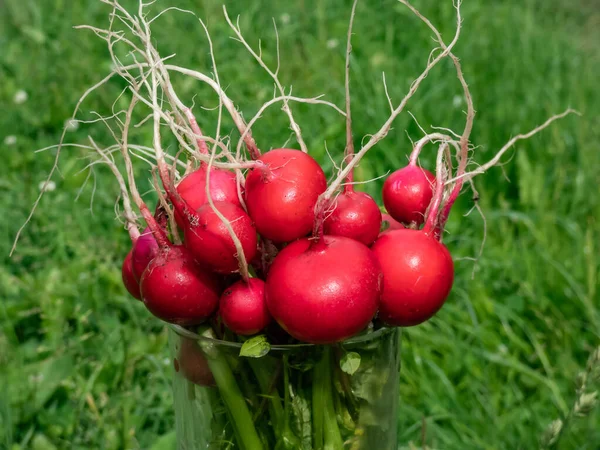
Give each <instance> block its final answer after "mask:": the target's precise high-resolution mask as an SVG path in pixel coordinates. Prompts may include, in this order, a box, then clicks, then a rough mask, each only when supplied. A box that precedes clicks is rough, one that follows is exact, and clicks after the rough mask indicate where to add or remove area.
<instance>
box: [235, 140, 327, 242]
mask: <svg viewBox="0 0 600 450" xmlns="http://www.w3.org/2000/svg"><path fill="white" fill-rule="evenodd" d="M258 161H261V162H262V163H263V164H264V166H263V167H259V168H253V169H251V170H250V172H249V173H248V176H247V177H246V193H245V195H246V206H247V208H248V213H249V214H250V217H252V219H253V220H254V223H255V224H256V229H257V230H258V232H259V233H260V235H261V236H262V237H264V238H266V239H270V240H272V241H273V242H276V243H282V242H289V241H293V240H294V239H298V238H300V237H303V236H306V235H307V234H308V233H309V232H310V231H311V229H312V226H313V221H314V219H315V212H314V208H315V204H316V202H317V198H318V197H319V195H320V194H322V193H323V192H324V191H325V189H326V188H327V180H326V178H325V174H324V173H323V169H321V167H320V166H319V164H318V163H317V162H316V161H315V160H314V159H313V158H312V157H311V156H309V155H308V154H306V153H303V152H301V151H300V150H292V149H286V148H280V149H275V150H271V151H269V152H267V153H265V154H264V155H262V156H261V157H260V158H259V159H258Z"/></svg>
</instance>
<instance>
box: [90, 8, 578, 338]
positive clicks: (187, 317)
mask: <svg viewBox="0 0 600 450" xmlns="http://www.w3.org/2000/svg"><path fill="white" fill-rule="evenodd" d="M401 2H402V3H404V4H405V5H407V6H408V7H409V8H410V9H411V10H412V11H413V12H414V13H415V14H416V15H417V17H419V18H420V19H422V20H423V21H424V23H425V24H427V25H428V26H429V27H430V28H431V30H432V31H433V32H434V34H435V36H436V40H437V42H438V44H439V46H440V50H441V51H440V52H438V53H436V54H435V57H434V56H433V54H432V57H431V58H430V59H429V61H428V63H427V66H426V68H425V69H424V71H423V72H422V73H421V75H420V76H419V77H417V78H416V79H415V81H414V82H413V83H412V85H411V87H410V90H409V92H408V93H407V94H406V96H405V97H404V98H403V99H402V101H401V102H400V103H399V104H398V106H397V107H393V106H392V101H391V99H389V97H388V100H389V102H390V106H391V109H392V112H391V115H390V117H389V119H388V120H387V121H386V122H385V123H384V124H383V125H382V127H381V128H380V130H379V131H378V132H376V133H375V134H373V135H371V136H370V138H369V139H368V141H367V142H366V143H365V144H364V145H361V147H360V149H359V150H358V151H356V152H355V151H354V143H353V142H354V139H353V136H352V128H351V124H352V119H351V111H350V109H351V108H350V90H349V61H350V59H349V55H350V51H351V44H350V39H351V30H352V22H353V18H354V13H355V7H356V1H355V2H354V4H353V9H352V14H351V20H350V26H349V30H348V41H347V51H346V77H345V81H346V82H345V87H346V109H345V112H343V111H341V110H340V109H339V108H337V107H336V106H335V105H333V104H331V103H329V102H325V101H322V100H318V99H316V98H313V99H302V98H298V97H292V96H291V95H288V94H286V93H285V90H284V89H283V87H282V85H281V83H280V81H279V79H278V78H277V73H278V69H277V70H271V69H269V68H268V66H267V65H266V64H265V62H264V60H263V59H262V57H261V53H260V52H255V51H254V50H253V49H252V47H251V46H250V45H249V44H248V43H247V42H246V40H245V39H244V37H243V35H242V34H241V31H240V28H239V25H235V24H234V23H233V22H232V21H231V20H230V19H229V16H228V15H227V11H226V9H225V8H224V13H225V18H226V20H227V22H228V23H229V25H230V26H231V28H232V30H233V31H234V33H235V35H236V38H237V40H238V41H239V42H241V43H242V44H243V45H244V46H245V47H246V49H248V50H249V52H250V53H251V54H252V56H253V57H254V58H255V59H256V60H257V62H258V63H259V64H260V65H261V66H262V67H263V68H264V69H265V70H266V71H267V73H268V74H269V75H270V76H271V77H272V78H273V80H274V82H275V85H276V87H277V89H278V90H279V92H280V94H281V96H279V97H276V98H274V99H273V100H271V101H269V102H267V103H266V104H265V105H263V107H262V108H260V109H259V111H258V113H257V114H256V116H255V117H254V118H253V119H252V120H250V121H249V122H248V124H246V122H245V121H244V119H243V118H242V117H241V115H240V114H239V112H238V111H237V109H236V108H235V106H234V104H233V102H232V101H231V99H230V98H229V97H228V96H227V95H226V94H225V92H224V91H223V89H222V88H221V86H220V84H219V79H218V75H217V71H216V65H215V62H214V55H212V47H211V56H212V58H213V69H214V73H215V79H213V78H210V77H208V76H206V75H204V74H202V73H200V72H197V71H193V70H190V69H185V68H182V67H179V66H175V65H169V64H165V63H164V60H163V59H162V58H161V57H160V55H159V53H158V51H157V49H156V47H155V46H154V44H153V42H152V38H151V35H150V24H149V23H147V22H145V19H144V17H143V14H140V15H139V16H137V17H134V16H132V15H131V14H130V13H129V12H128V11H127V10H126V9H125V8H123V7H122V6H121V5H120V4H119V3H118V2H117V1H115V2H114V3H113V5H114V8H115V11H118V13H119V14H121V16H122V17H123V18H124V20H127V21H128V22H129V23H130V25H131V26H130V27H129V29H130V30H131V31H132V32H133V35H134V36H135V37H136V38H139V40H140V42H141V44H140V45H141V47H142V48H143V49H144V51H143V52H142V53H141V57H142V59H143V61H144V62H143V63H137V64H135V65H131V66H123V65H122V64H121V63H120V61H119V60H118V59H116V58H113V62H114V63H115V64H116V65H117V67H118V72H117V73H119V74H120V75H121V76H122V77H123V78H125V79H126V80H127V81H128V82H129V84H130V90H131V91H132V93H133V96H132V102H131V106H130V109H129V111H128V115H127V122H126V125H127V126H126V127H123V128H124V130H125V131H124V133H123V135H124V137H123V139H122V140H121V142H120V143H119V148H120V149H121V152H122V155H123V157H124V159H125V163H126V165H127V175H128V182H129V190H130V191H131V194H132V196H133V198H134V200H135V203H136V204H137V206H138V208H139V209H140V212H141V213H142V216H143V217H144V219H145V221H146V223H147V228H146V230H145V231H144V232H143V233H142V234H141V236H140V235H139V232H138V231H137V227H136V226H134V225H131V224H132V223H134V220H133V219H131V217H130V219H131V220H130V219H127V217H126V219H127V220H128V222H129V224H128V227H129V230H130V235H131V237H132V239H133V241H134V242H133V248H132V250H131V252H130V253H129V254H128V255H127V257H126V258H125V261H124V263H123V269H122V272H123V281H124V283H125V286H126V287H127V289H128V290H129V292H130V293H131V294H132V295H133V296H134V297H136V298H138V299H141V300H143V302H144V304H145V305H146V307H147V308H148V310H149V311H150V312H151V313H152V314H154V315H155V316H157V317H158V318H160V319H162V320H164V321H166V322H170V323H174V324H178V325H182V326H191V325H197V324H200V323H203V322H206V321H211V320H216V321H217V322H219V323H222V324H224V325H225V326H226V327H227V328H228V329H230V330H231V331H233V332H234V333H236V334H238V335H244V336H248V335H253V334H257V333H260V332H262V331H263V330H265V328H266V327H267V326H269V324H270V323H271V322H272V321H273V320H274V322H275V323H277V324H278V325H279V326H280V327H281V328H283V329H284V330H285V331H286V332H287V333H289V335H291V336H292V337H293V338H295V339H297V340H299V341H303V342H310V343H318V344H325V343H334V342H339V341H342V340H345V339H348V338H349V337H352V336H354V335H356V334H357V333H360V332H361V331H362V330H364V329H365V328H366V327H367V325H368V324H369V323H370V322H371V321H373V320H374V319H375V318H376V319H377V320H378V321H380V322H382V323H384V324H386V325H389V326H403V327H404V326H413V325H417V324H420V323H422V322H424V321H426V320H428V319H429V318H431V317H432V316H433V315H434V314H435V313H436V312H437V311H439V309H440V308H441V307H442V305H443V304H444V302H445V301H446V299H447V297H448V294H449V292H450V290H451V288H452V284H453V279H454V267H453V262H452V258H451V256H450V253H449V251H448V249H447V248H446V247H445V246H444V245H443V244H442V243H441V242H440V239H441V236H442V233H443V230H444V226H445V223H446V221H447V219H448V215H449V213H450V210H451V208H452V205H453V204H454V202H455V200H456V198H457V197H458V195H459V194H460V192H461V189H462V187H463V184H464V182H466V181H469V180H470V179H471V178H472V177H473V176H475V175H477V174H478V173H483V172H485V170H487V169H488V168H489V167H492V166H493V165H495V164H497V163H498V161H499V159H500V157H501V156H502V155H503V154H504V153H505V152H506V150H507V149H508V148H510V147H511V146H512V145H513V144H514V143H515V142H516V141H517V140H518V139H522V138H527V137H529V136H531V135H532V134H534V133H536V132H538V131H540V130H541V129H543V128H544V127H546V126H547V125H548V124H550V123H551V122H552V121H553V120H556V119H558V118H560V117H563V116H564V115H566V114H569V113H570V112H572V111H571V110H568V111H566V112H565V113H563V114H560V115H557V116H553V117H552V118H550V119H549V120H548V121H547V122H546V123H544V124H543V125H541V126H540V127H538V128H536V129H534V130H532V131H531V132H530V133H527V134H524V135H519V136H517V137H515V138H513V139H512V140H511V141H509V142H508V143H507V145H506V146H505V147H503V148H502V149H501V150H500V151H499V152H498V154H497V155H496V156H495V157H494V158H493V159H492V160H491V161H489V162H488V163H486V164H483V165H481V166H479V167H478V168H477V169H475V170H474V171H472V172H467V171H466V168H467V163H468V158H469V152H470V145H469V137H470V134H471V130H472V127H473V118H474V115H475V111H474V109H473V101H472V98H471V94H470V92H469V88H468V86H467V84H466V82H465V79H464V76H463V73H462V70H461V67H460V63H459V61H458V59H457V58H456V57H455V56H454V55H453V53H452V49H453V47H454V45H455V44H456V42H457V40H458V36H459V31H460V23H461V17H460V10H459V6H460V2H459V3H458V4H457V5H456V11H457V29H456V33H455V35H454V38H453V40H452V41H451V42H450V43H448V44H446V43H445V42H444V41H443V39H442V37H441V35H440V34H439V32H438V31H437V29H435V28H434V27H433V25H432V24H431V22H429V21H428V20H427V19H425V18H424V17H423V16H422V15H421V14H420V13H419V12H418V11H416V10H415V9H414V8H413V7H412V5H410V4H409V3H408V2H405V1H403V0H401ZM203 25H204V24H203ZM205 30H206V28H205ZM207 36H208V32H207ZM107 41H108V42H109V44H110V43H111V41H110V38H108V39H107ZM209 42H210V37H209ZM109 47H110V45H109ZM131 48H132V49H133V51H139V48H138V47H136V46H133V45H132V46H131ZM111 54H112V53H111ZM446 57H449V58H450V59H451V60H452V62H453V64H454V66H455V69H456V73H457V76H458V79H459V81H460V83H461V86H462V87H463V91H464V98H465V103H466V105H467V111H466V121H465V127H464V130H463V132H462V134H461V135H460V136H459V135H457V134H455V133H453V132H451V133H450V134H442V133H439V132H434V133H431V134H426V135H425V136H424V137H423V138H422V139H420V140H419V141H418V142H417V143H416V144H415V145H414V149H413V151H412V153H411V156H410V159H409V163H408V165H407V166H406V167H404V168H401V169H399V170H397V171H395V172H393V173H392V174H391V175H389V177H388V178H387V179H386V181H385V183H384V187H383V192H382V197H383V203H384V206H385V209H386V210H387V214H384V217H385V218H386V220H385V221H384V222H385V226H384V227H383V229H382V213H381V209H380V207H379V206H378V205H377V204H376V202H375V201H374V199H373V198H372V197H370V196H369V195H367V194H366V193H363V192H357V191H355V190H354V188H353V185H354V183H353V176H352V174H353V170H354V168H355V167H356V165H357V164H358V163H359V161H360V160H361V158H363V157H364V156H365V155H366V153H367V152H368V151H369V150H370V149H371V148H373V147H374V146H375V145H376V144H377V143H378V142H379V141H381V140H382V139H383V138H384V137H385V136H386V135H387V133H388V132H389V130H390V128H391V125H392V123H393V121H394V119H395V118H396V117H397V116H398V115H399V114H400V113H401V112H402V111H403V109H404V108H405V106H406V104H407V102H408V101H409V100H410V99H411V98H412V96H413V95H414V94H415V92H416V91H417V89H418V88H419V86H420V85H421V83H422V82H423V81H424V80H425V78H426V77H427V75H428V73H429V72H430V71H431V70H432V69H433V67H434V66H435V65H436V64H438V63H439V62H440V61H441V60H442V59H444V58H446ZM278 63H279V61H278ZM133 70H139V71H141V73H142V75H143V77H138V76H134V74H133V73H132V72H131V71H133ZM172 72H177V73H179V74H183V75H185V76H188V77H191V78H193V79H196V80H198V81H201V82H204V83H206V84H208V85H209V86H210V87H211V88H212V89H214V91H215V92H216V93H217V95H218V97H219V114H221V111H222V109H223V108H225V109H226V110H227V112H228V113H229V114H230V116H231V118H232V119H233V122H234V124H235V125H236V127H237V129H238V131H239V133H240V139H239V141H238V145H237V149H236V151H235V152H234V151H231V150H230V147H229V143H227V144H225V142H224V140H221V139H219V136H220V129H219V128H217V132H216V136H215V137H214V138H211V137H209V136H207V135H204V134H203V133H202V131H201V130H200V127H199V126H198V124H197V122H196V118H195V117H194V115H193V114H192V112H191V109H190V108H189V107H187V106H185V104H184V103H183V101H182V100H181V99H179V97H178V96H177V94H176V90H175V88H174V86H173V84H172V83H171V80H170V73H172ZM143 92H146V93H147V96H146V97H144V95H142V93H143ZM386 92H387V91H386ZM161 97H164V98H165V99H166V101H167V104H168V106H169V108H165V107H164V106H163V105H162V104H161V102H159V98H161ZM292 100H293V101H302V102H305V103H324V104H327V105H329V106H332V107H334V108H336V109H337V110H338V111H339V112H341V113H342V114H343V115H344V116H345V119H346V148H345V157H344V164H343V166H342V168H341V169H340V173H339V174H337V177H334V179H333V180H332V181H331V183H330V184H329V185H328V184H327V180H326V176H325V173H324V172H323V170H322V168H321V167H320V165H319V163H318V162H317V161H315V160H314V159H313V158H312V157H311V156H310V155H309V154H308V150H307V147H306V144H305V143H304V141H303V139H302V135H301V132H300V127H299V126H298V124H297V123H296V122H295V120H294V118H293V114H292V111H291V108H290V106H289V104H290V102H291V101H292ZM139 102H143V103H144V104H145V105H146V106H149V107H150V108H151V111H152V112H151V116H152V117H153V119H154V120H153V121H154V130H153V148H152V149H150V151H151V152H152V151H153V152H154V155H153V156H154V158H155V159H156V167H157V169H158V174H159V177H160V179H161V181H162V189H164V193H165V196H164V198H163V199H162V200H163V201H162V202H161V203H160V205H159V206H158V207H157V209H156V213H155V215H154V216H153V215H152V214H151V213H150V212H149V210H148V208H147V207H146V206H145V204H144V203H143V202H142V200H141V198H140V197H139V195H138V194H137V192H136V190H135V180H134V179H133V169H132V168H131V161H130V158H129V153H130V149H129V148H128V145H127V127H128V126H129V123H130V119H131V111H132V110H133V108H134V106H135V104H136V103H139ZM277 102H281V103H282V109H283V110H284V111H285V112H286V114H287V115H288V117H289V118H290V125H291V128H292V129H293V130H294V132H295V135H296V138H297V141H298V143H299V146H300V150H294V149H289V148H277V149H273V150H270V151H267V152H265V153H263V154H261V152H260V150H259V149H258V146H257V145H256V143H255V141H254V138H253V137H252V134H251V130H250V128H251V126H252V125H253V124H254V123H255V121H256V120H258V118H260V115H261V113H262V112H263V111H264V109H266V107H268V106H269V105H271V104H275V103H277ZM219 117H220V116H219ZM220 124H221V121H220V119H219V126H220ZM165 127H168V128H169V130H170V131H171V132H172V133H173V135H174V136H175V137H176V138H177V140H178V142H179V144H180V146H181V148H182V149H183V150H186V152H187V154H188V159H187V161H185V162H183V164H184V165H186V171H185V174H184V176H183V177H182V178H181V179H180V180H176V179H175V178H177V176H176V173H177V171H176V170H174V167H175V166H176V165H177V163H178V162H180V163H181V161H178V160H177V157H171V160H173V161H174V167H169V166H168V165H167V163H166V158H165V153H164V152H163V150H162V146H161V145H162V144H161V129H162V128H165ZM428 143H437V144H439V149H438V153H437V159H436V171H435V172H436V174H435V175H433V174H432V173H431V172H429V171H427V170H425V169H423V168H421V167H419V165H418V156H419V153H420V152H421V150H422V149H423V147H424V146H425V145H426V144H428ZM243 144H245V145H246V148H247V150H248V152H247V153H248V156H249V159H246V158H245V157H244V155H243V152H241V148H242V145H243ZM209 145H212V151H210V150H209ZM450 149H454V150H455V152H456V153H455V155H454V158H455V161H456V164H455V165H454V164H453V162H452V159H453V157H452V154H451V153H450ZM96 150H98V151H99V152H100V154H101V155H102V156H103V157H104V159H105V160H107V163H109V164H110V161H108V160H109V158H108V157H107V155H106V154H102V151H100V150H99V149H97V148H96ZM218 150H219V151H220V153H217V151H218ZM113 166H114V164H113ZM113 171H115V169H114V168H113ZM116 175H117V177H119V174H118V173H116ZM120 185H121V191H122V195H123V199H124V205H125V200H126V198H127V192H126V189H124V185H125V183H124V181H123V180H121V182H120ZM162 189H160V188H158V186H157V192H158V193H159V195H161V196H162ZM125 206H126V205H125ZM388 214H389V216H388ZM132 215H133V214H129V216H132ZM132 228H133V231H132ZM178 230H179V231H182V233H183V241H182V242H181V243H180V241H179V239H178V235H179V232H178Z"/></svg>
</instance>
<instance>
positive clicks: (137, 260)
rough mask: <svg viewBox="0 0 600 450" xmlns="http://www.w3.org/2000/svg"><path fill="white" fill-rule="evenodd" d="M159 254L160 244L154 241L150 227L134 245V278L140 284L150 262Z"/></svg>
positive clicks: (132, 255) (132, 258)
mask: <svg viewBox="0 0 600 450" xmlns="http://www.w3.org/2000/svg"><path fill="white" fill-rule="evenodd" d="M157 253H158V242H156V239H154V236H153V235H152V231H151V230H150V227H146V229H145V230H144V231H142V234H140V237H139V238H138V239H137V241H135V244H133V250H132V254H131V264H132V267H133V276H134V277H135V279H136V280H137V281H138V282H139V281H140V279H141V278H142V274H143V273H144V270H146V267H148V264H150V261H152V260H153V259H154V257H155V256H156V255H157Z"/></svg>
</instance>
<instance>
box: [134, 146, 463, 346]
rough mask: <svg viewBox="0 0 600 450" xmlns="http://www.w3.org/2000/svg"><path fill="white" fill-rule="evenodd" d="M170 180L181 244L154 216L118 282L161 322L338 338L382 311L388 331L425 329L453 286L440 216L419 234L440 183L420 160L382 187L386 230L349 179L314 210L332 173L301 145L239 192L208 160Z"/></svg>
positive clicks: (261, 167) (268, 162) (273, 157)
mask: <svg viewBox="0 0 600 450" xmlns="http://www.w3.org/2000/svg"><path fill="white" fill-rule="evenodd" d="M167 176H168V175H167ZM163 181H165V190H166V192H167V196H168V198H169V200H170V202H171V203H172V205H173V207H174V214H175V219H176V223H177V225H178V227H180V228H181V230H182V231H183V236H184V242H183V245H173V244H171V242H169V240H168V238H167V234H168V230H167V228H166V223H167V221H165V220H152V219H150V220H149V223H148V226H149V229H147V230H146V231H145V232H144V233H142V235H141V236H140V237H139V238H138V239H137V240H136V241H135V242H134V245H133V249H132V250H131V252H130V253H129V254H128V255H127V257H126V258H125V261H124V263H123V281H124V283H125V286H126V287H127V289H128V290H129V292H130V293H131V294H132V295H133V296H134V297H136V298H139V299H142V300H143V302H144V304H145V305H146V307H147V308H148V310H149V311H150V312H151V313H152V314H154V315H155V316H157V317H158V318H160V319H162V320H164V321H166V322H170V323H175V324H179V325H184V326H186V325H197V324H200V323H202V322H205V321H207V320H210V319H211V318H212V317H214V316H216V317H217V318H218V319H220V320H221V321H222V322H223V323H224V324H225V325H226V326H227V327H228V328H229V329H230V330H231V331H233V332H234V333H237V334H239V335H252V334H256V333H259V332H261V331H263V330H264V328H265V327H266V326H267V325H268V324H269V322H270V321H271V320H272V319H274V320H275V321H276V322H277V323H278V324H279V325H280V326H281V327H282V328H283V329H284V330H286V331H287V332H288V333H289V334H290V335H291V336H293V337H294V338H296V339H298V340H300V341H304V342H310V343H319V344H322V343H333V342H339V341H342V340H344V339H347V338H349V337H351V336H353V335H355V334H357V333H359V332H360V331H362V330H363V329H364V328H365V327H366V326H367V325H368V324H369V322H371V321H372V320H373V319H374V317H375V316H376V315H377V316H378V317H379V318H380V319H381V320H382V321H383V322H384V323H385V324H388V325H394V326H410V325H417V324H419V323H422V322H424V321H425V320H427V319H429V318H430V317H432V316H433V315H434V314H435V313H436V312H437V311H438V310H439V309H440V308H441V307H442V305H443V304H444V302H445V300H446V298H447V297H448V293H449V292H450V289H451V287H452V282H453V275H454V270H453V263H452V258H451V256H450V253H449V252H448V250H447V249H446V247H445V246H444V245H443V244H442V243H441V242H439V240H438V237H437V236H439V233H436V232H435V231H436V227H437V225H438V224H437V223H436V220H435V219H431V220H428V221H427V224H426V225H425V227H424V228H423V229H419V226H420V225H422V224H423V223H424V220H425V218H426V217H431V218H437V217H438V211H437V208H431V207H430V204H432V203H435V202H436V197H434V192H435V176H434V175H432V174H431V173H430V172H428V171H426V170H424V169H422V168H419V167H417V166H416V165H415V164H409V165H408V166H407V167H405V168H403V169H400V170H398V171H396V172H394V173H393V174H391V175H390V176H389V177H388V179H387V180H386V182H385V185H384V189H383V200H384V204H385V206H386V208H387V210H388V212H389V214H390V216H391V218H390V219H388V223H389V222H391V223H393V225H394V226H393V227H391V228H396V229H387V230H385V231H383V232H381V228H382V214H381V211H380V208H379V207H378V205H377V204H376V202H375V200H373V198H372V197H370V196H369V195H368V194H366V193H363V192H357V191H355V190H354V189H353V185H352V184H346V186H345V187H344V189H343V191H342V192H340V193H339V195H337V197H334V198H333V199H332V200H331V201H330V202H329V203H328V204H325V205H320V207H321V209H322V211H319V205H318V200H319V198H320V196H321V195H322V194H323V193H324V192H325V190H326V189H327V181H326V177H325V174H324V172H323V170H322V169H321V167H320V166H319V164H318V163H317V162H316V161H315V160H314V159H313V158H312V157H311V156H310V155H309V154H307V153H304V152H302V151H300V150H293V149H285V148H282V149H274V150H270V151H268V152H266V153H264V154H263V155H262V156H260V157H259V158H258V159H257V160H256V161H255V165H254V166H253V167H252V168H251V169H249V170H248V172H247V174H246V177H245V183H244V185H245V188H244V189H243V191H242V192H238V185H237V183H236V177H235V174H234V173H233V172H230V171H227V170H224V169H215V168H211V167H209V166H208V165H207V164H206V163H201V164H200V166H199V167H198V168H197V169H196V170H195V171H193V172H191V173H189V174H188V175H186V176H185V177H184V178H183V179H182V180H181V181H180V182H179V183H178V184H177V186H176V189H170V187H169V184H168V183H169V181H168V180H163ZM207 183H208V184H207ZM207 186H208V188H207ZM437 197H439V196H437ZM209 199H210V201H209ZM438 204H439V202H438ZM244 206H245V207H244ZM434 206H435V205H434ZM159 210H160V209H159ZM320 215H321V216H323V220H320V219H319V216H320ZM157 217H158V218H159V219H160V214H159V215H157ZM396 221H397V222H396ZM400 223H402V224H404V226H405V227H406V228H405V227H404V226H403V225H400ZM236 241H237V242H236ZM240 250H241V254H240ZM240 261H242V262H240ZM244 261H246V262H247V263H248V267H244Z"/></svg>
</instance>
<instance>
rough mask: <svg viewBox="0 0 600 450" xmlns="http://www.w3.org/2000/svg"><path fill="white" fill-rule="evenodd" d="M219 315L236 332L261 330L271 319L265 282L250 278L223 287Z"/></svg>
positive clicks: (247, 333) (246, 333)
mask: <svg viewBox="0 0 600 450" xmlns="http://www.w3.org/2000/svg"><path fill="white" fill-rule="evenodd" d="M219 315H220V316H221V319H222V320H223V323H224V324H225V325H226V326H227V328H229V329H230V330H231V331H233V332H234V333H236V334H241V335H242V336H249V335H252V334H256V333H258V332H260V331H262V330H263V329H264V328H265V327H266V326H267V325H268V324H269V322H270V321H271V316H270V314H269V310H268V309H267V304H266V302H265V282H264V281H263V280H261V279H260V278H250V279H248V281H244V280H241V281H238V282H237V283H235V284H233V285H231V286H230V287H228V288H227V289H225V292H223V295H221V299H220V301H219Z"/></svg>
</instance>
